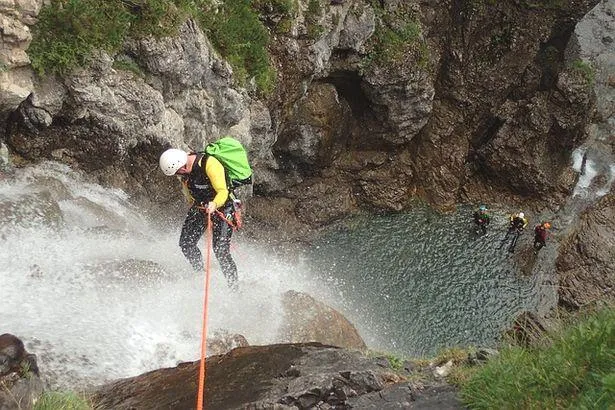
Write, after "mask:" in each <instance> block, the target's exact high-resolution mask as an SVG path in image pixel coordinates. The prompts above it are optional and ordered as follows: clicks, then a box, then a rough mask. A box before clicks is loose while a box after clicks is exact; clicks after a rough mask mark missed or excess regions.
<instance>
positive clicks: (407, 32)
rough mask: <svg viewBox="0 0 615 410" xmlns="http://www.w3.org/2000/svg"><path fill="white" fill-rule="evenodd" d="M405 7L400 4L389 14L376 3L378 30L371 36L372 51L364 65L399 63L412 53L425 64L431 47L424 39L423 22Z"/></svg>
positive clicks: (418, 60)
mask: <svg viewBox="0 0 615 410" xmlns="http://www.w3.org/2000/svg"><path fill="white" fill-rule="evenodd" d="M372 3H374V2H372ZM406 7H409V6H408V5H407V6H406ZM406 7H400V8H399V10H397V11H396V12H395V13H387V12H385V11H384V10H383V9H382V8H380V6H378V5H374V9H375V10H376V15H377V19H376V31H375V32H374V35H373V36H372V38H371V39H370V44H369V48H370V52H369V53H368V55H367V56H366V57H365V58H364V60H363V62H362V66H363V67H370V66H371V65H372V64H377V65H389V64H395V63H399V62H402V60H403V58H404V56H406V55H408V54H410V53H411V54H414V55H415V57H416V61H417V63H418V64H419V66H422V67H424V66H426V64H427V62H428V49H427V46H426V45H425V44H424V41H423V40H422V38H421V26H420V23H419V22H418V19H417V18H416V16H414V15H413V13H412V11H411V10H410V9H406Z"/></svg>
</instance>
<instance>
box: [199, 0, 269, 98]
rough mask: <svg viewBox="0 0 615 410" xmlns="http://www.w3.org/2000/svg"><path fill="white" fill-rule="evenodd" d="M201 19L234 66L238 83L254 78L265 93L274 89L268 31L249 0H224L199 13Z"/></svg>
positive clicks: (220, 49) (218, 47) (214, 41)
mask: <svg viewBox="0 0 615 410" xmlns="http://www.w3.org/2000/svg"><path fill="white" fill-rule="evenodd" d="M200 22H201V24H202V26H203V27H204V29H205V31H206V32H207V34H208V36H209V38H210V39H211V41H212V43H213V45H214V47H216V49H217V50H218V51H219V52H220V54H221V55H222V56H223V57H225V58H226V59H227V60H228V61H229V63H230V64H231V65H232V66H233V69H234V70H235V76H236V78H237V80H238V81H239V83H240V84H241V85H245V83H246V82H247V80H249V79H250V78H254V81H255V83H256V86H257V88H258V89H259V90H261V91H262V92H263V93H265V94H267V93H269V92H270V91H272V90H273V87H274V84H275V71H274V70H273V67H272V65H271V63H270V61H269V54H268V51H267V45H268V43H269V32H268V31H267V29H266V28H265V26H264V25H263V23H262V22H261V21H260V20H259V18H258V15H257V14H256V13H255V11H254V9H252V7H251V5H250V1H249V0H227V1H225V2H224V3H221V4H218V5H212V6H210V7H209V8H208V9H206V10H204V12H203V13H201V14H200Z"/></svg>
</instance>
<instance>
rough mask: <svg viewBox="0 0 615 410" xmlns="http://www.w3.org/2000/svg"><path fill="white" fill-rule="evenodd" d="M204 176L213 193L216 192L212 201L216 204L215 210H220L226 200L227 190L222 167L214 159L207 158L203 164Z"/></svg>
mask: <svg viewBox="0 0 615 410" xmlns="http://www.w3.org/2000/svg"><path fill="white" fill-rule="evenodd" d="M205 174H206V175H207V178H209V181H210V182H211V186H212V187H213V188H214V191H216V196H215V197H214V199H213V201H214V202H215V204H216V208H220V207H221V206H222V205H224V203H225V202H226V200H227V199H228V188H227V186H226V176H225V174H224V167H223V166H222V164H221V163H220V161H218V160H217V159H216V158H214V157H212V156H210V157H207V162H206V163H205Z"/></svg>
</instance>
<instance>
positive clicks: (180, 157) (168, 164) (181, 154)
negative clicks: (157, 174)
mask: <svg viewBox="0 0 615 410" xmlns="http://www.w3.org/2000/svg"><path fill="white" fill-rule="evenodd" d="M187 162H188V154H187V153H186V152H185V151H182V150H181V149H175V148H170V149H168V150H166V151H165V152H163V153H162V155H161V156H160V169H161V170H162V172H164V174H165V175H168V176H171V175H175V173H176V172H177V170H178V169H180V168H181V167H183V166H184V165H186V163H187Z"/></svg>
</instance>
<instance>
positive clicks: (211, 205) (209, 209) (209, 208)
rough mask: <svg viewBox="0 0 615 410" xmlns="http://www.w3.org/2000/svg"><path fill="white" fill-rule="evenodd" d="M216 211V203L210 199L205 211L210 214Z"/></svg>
mask: <svg viewBox="0 0 615 410" xmlns="http://www.w3.org/2000/svg"><path fill="white" fill-rule="evenodd" d="M215 211H216V203H215V202H214V201H210V202H209V203H208V204H207V213H208V214H211V213H213V212H215Z"/></svg>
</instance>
